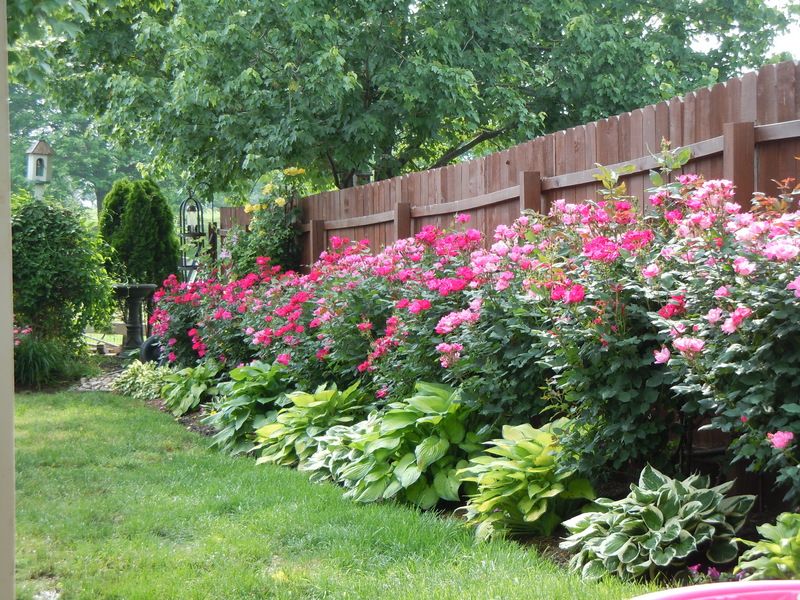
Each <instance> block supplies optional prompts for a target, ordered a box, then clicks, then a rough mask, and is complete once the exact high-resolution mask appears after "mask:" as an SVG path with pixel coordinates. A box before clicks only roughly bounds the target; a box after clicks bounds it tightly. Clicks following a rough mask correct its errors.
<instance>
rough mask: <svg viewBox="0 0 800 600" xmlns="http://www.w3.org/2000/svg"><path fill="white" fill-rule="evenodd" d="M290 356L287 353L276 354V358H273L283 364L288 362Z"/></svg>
mask: <svg viewBox="0 0 800 600" xmlns="http://www.w3.org/2000/svg"><path fill="white" fill-rule="evenodd" d="M291 359H292V357H291V356H290V355H288V354H278V356H277V358H275V362H277V363H280V364H282V365H284V366H286V365H288V364H289V361H290V360H291Z"/></svg>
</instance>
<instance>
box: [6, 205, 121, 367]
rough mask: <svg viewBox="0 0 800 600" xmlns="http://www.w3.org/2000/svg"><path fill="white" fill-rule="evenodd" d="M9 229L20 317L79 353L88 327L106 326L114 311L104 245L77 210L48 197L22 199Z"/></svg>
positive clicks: (42, 336)
mask: <svg viewBox="0 0 800 600" xmlns="http://www.w3.org/2000/svg"><path fill="white" fill-rule="evenodd" d="M11 229H12V236H13V285H14V312H15V315H16V318H17V320H18V321H19V322H21V323H26V324H27V325H28V326H30V327H32V328H33V331H34V332H35V334H34V335H35V336H37V337H38V338H40V339H42V340H59V342H60V344H61V345H62V346H64V347H65V348H66V349H67V350H68V351H70V352H77V351H78V350H80V349H81V347H82V334H83V330H84V329H85V328H86V326H87V325H89V324H91V325H95V326H98V327H100V326H103V325H104V324H107V323H108V321H109V319H110V318H111V314H112V312H113V306H114V303H113V298H112V292H111V280H110V279H109V277H108V275H107V274H106V271H105V268H104V266H103V264H104V257H103V254H102V252H101V244H100V243H99V241H98V240H97V238H96V237H95V236H93V235H92V234H90V233H89V231H88V229H87V227H86V225H85V224H84V222H83V219H82V217H81V215H80V214H79V213H78V212H77V210H76V209H72V208H67V207H65V206H59V205H57V204H55V203H53V202H52V201H50V200H33V199H31V198H30V197H25V198H23V199H20V200H19V201H18V202H17V204H16V210H15V212H14V214H13V215H12V218H11ZM43 343H45V342H43ZM47 343H49V342H47ZM29 348H32V346H30V347H29ZM31 358H32V359H34V360H35V357H33V356H31ZM42 360H45V359H44V358H42ZM30 364H32V363H30Z"/></svg>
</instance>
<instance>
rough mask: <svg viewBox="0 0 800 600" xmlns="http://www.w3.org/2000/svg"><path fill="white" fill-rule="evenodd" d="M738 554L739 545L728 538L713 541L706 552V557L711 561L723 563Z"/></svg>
mask: <svg viewBox="0 0 800 600" xmlns="http://www.w3.org/2000/svg"><path fill="white" fill-rule="evenodd" d="M738 554H739V547H738V546H737V545H736V542H734V541H733V540H729V539H722V540H718V541H715V542H714V543H712V544H711V547H710V548H709V549H708V552H706V557H707V558H708V560H710V561H711V562H714V563H717V564H723V563H728V562H731V561H732V560H734V559H735V558H736V556H737V555H738Z"/></svg>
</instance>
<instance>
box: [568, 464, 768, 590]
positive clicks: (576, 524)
mask: <svg viewBox="0 0 800 600" xmlns="http://www.w3.org/2000/svg"><path fill="white" fill-rule="evenodd" d="M732 485H733V483H732V482H728V483H724V484H722V485H718V486H716V487H712V488H710V487H708V477H705V476H700V475H691V476H690V477H687V478H686V479H684V480H683V481H679V480H677V479H671V478H669V477H667V476H666V475H664V474H662V473H660V472H658V471H657V470H656V469H654V468H652V467H651V466H649V465H648V466H646V467H645V468H644V470H643V471H642V473H641V475H640V477H639V485H638V486H637V485H635V484H631V493H630V494H628V496H626V497H625V498H622V499H621V500H609V499H607V498H600V499H598V500H596V501H595V502H596V504H597V505H598V506H599V508H600V510H599V511H598V512H587V513H584V514H581V515H578V516H577V517H574V518H572V519H570V520H568V521H565V522H564V526H565V527H566V528H567V529H568V530H569V532H570V534H571V535H570V536H569V537H568V538H566V539H565V540H564V541H563V542H562V543H561V548H563V549H565V550H574V551H576V552H577V554H575V556H573V557H572V559H571V560H570V566H571V568H572V569H573V570H575V571H580V572H581V574H582V575H583V577H584V578H587V579H598V578H600V577H602V576H603V575H604V574H606V573H616V574H617V575H619V576H620V577H622V578H623V579H630V578H637V577H643V576H653V575H654V574H655V573H656V572H657V571H659V570H662V569H665V568H666V567H678V566H681V565H683V564H685V561H686V559H687V557H689V556H690V555H691V554H692V553H694V552H695V551H697V550H703V549H705V550H706V557H707V558H708V560H709V561H711V562H713V563H726V562H730V561H732V560H733V559H734V558H736V555H737V552H738V549H737V546H736V542H735V540H734V535H735V534H736V532H737V531H738V530H739V528H740V527H741V526H742V524H743V523H744V521H745V518H746V516H747V513H748V511H749V510H750V508H751V507H752V506H753V500H754V496H731V497H730V498H726V497H725V493H726V492H727V491H728V490H730V488H731V486H732Z"/></svg>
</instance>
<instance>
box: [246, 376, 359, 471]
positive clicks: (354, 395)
mask: <svg viewBox="0 0 800 600" xmlns="http://www.w3.org/2000/svg"><path fill="white" fill-rule="evenodd" d="M286 397H287V398H288V400H289V401H290V402H291V404H290V405H289V406H287V407H286V408H283V409H281V410H280V411H279V412H278V414H277V416H276V417H275V422H274V423H269V424H267V425H264V426H263V427H261V428H260V429H258V430H257V431H256V443H257V445H256V447H255V448H254V449H255V450H259V449H260V450H261V451H262V452H261V458H259V459H258V461H257V462H259V463H264V462H270V463H275V464H278V465H284V466H287V467H291V466H294V465H296V464H298V463H303V462H305V461H306V460H307V459H308V458H309V457H310V456H311V455H312V454H313V453H314V451H315V450H316V449H317V441H316V439H315V438H316V436H318V435H322V434H323V433H324V432H325V431H326V430H327V429H329V428H330V427H333V426H336V425H345V424H348V423H352V422H353V421H354V420H356V419H357V418H359V417H360V416H361V415H363V414H364V412H366V411H365V409H364V395H363V394H362V393H361V392H360V391H359V390H358V382H356V383H354V384H353V385H351V386H350V387H349V388H347V389H346V390H344V391H339V390H338V389H337V387H336V384H331V386H330V388H328V387H327V386H325V385H321V386H319V387H318V388H317V389H316V391H315V392H314V393H313V394H309V393H307V392H299V391H298V392H292V393H291V394H287V395H286Z"/></svg>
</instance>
